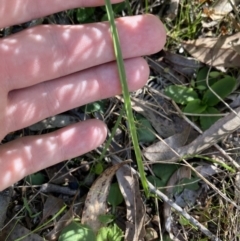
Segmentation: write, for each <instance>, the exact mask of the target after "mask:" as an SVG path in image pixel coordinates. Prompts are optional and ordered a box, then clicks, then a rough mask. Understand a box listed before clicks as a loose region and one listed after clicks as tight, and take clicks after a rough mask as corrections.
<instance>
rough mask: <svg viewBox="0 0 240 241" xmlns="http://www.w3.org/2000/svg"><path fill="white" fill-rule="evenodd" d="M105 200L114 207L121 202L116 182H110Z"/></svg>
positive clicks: (121, 197) (120, 194)
mask: <svg viewBox="0 0 240 241" xmlns="http://www.w3.org/2000/svg"><path fill="white" fill-rule="evenodd" d="M107 201H108V202H109V204H111V205H112V206H115V207H116V206H118V205H119V204H121V203H122V202H123V196H122V193H121V191H120V188H119V186H118V183H117V182H115V183H112V184H111V186H110V190H109V194H108V198H107Z"/></svg>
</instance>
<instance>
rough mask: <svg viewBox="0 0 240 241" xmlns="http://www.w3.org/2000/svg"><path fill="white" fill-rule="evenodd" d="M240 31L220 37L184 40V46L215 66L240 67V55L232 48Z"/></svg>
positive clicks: (199, 58) (190, 52)
mask: <svg viewBox="0 0 240 241" xmlns="http://www.w3.org/2000/svg"><path fill="white" fill-rule="evenodd" d="M239 40H240V33H236V34H235V35H233V36H221V37H219V38H202V39H197V40H190V41H186V42H183V43H182V45H183V47H184V48H185V49H186V50H187V51H188V52H189V54H191V55H192V56H193V57H194V58H196V59H197V60H199V61H201V62H203V63H205V64H207V65H211V66H214V67H218V68H224V67H239V63H240V55H239V54H238V53H237V52H236V51H235V50H234V49H233V48H232V45H231V43H232V42H233V41H234V43H235V45H236V44H237V43H236V41H237V42H239Z"/></svg>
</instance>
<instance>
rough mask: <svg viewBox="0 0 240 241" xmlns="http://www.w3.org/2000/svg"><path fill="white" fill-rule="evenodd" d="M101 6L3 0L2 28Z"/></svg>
mask: <svg viewBox="0 0 240 241" xmlns="http://www.w3.org/2000/svg"><path fill="white" fill-rule="evenodd" d="M111 2H112V3H119V2H122V0H112V1H111ZM100 5H104V0H67V1H63V0H51V1H48V0H34V1H32V0H1V1H0V16H2V19H1V22H0V27H1V28H2V27H7V26H10V25H15V24H17V23H23V22H26V21H29V20H32V19H36V18H40V17H43V16H47V15H50V14H52V13H56V12H60V11H63V10H68V9H72V8H77V7H93V6H100Z"/></svg>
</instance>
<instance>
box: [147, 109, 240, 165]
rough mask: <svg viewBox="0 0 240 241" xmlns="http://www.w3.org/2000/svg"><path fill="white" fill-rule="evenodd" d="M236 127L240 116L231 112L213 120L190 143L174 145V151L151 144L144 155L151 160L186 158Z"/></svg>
mask: <svg viewBox="0 0 240 241" xmlns="http://www.w3.org/2000/svg"><path fill="white" fill-rule="evenodd" d="M235 112H236V113H237V114H238V115H240V108H237V109H236V110H235ZM238 128H240V117H239V116H237V115H236V114H235V113H233V112H231V113H230V114H228V115H226V116H224V117H223V118H221V119H219V120H218V121H217V122H215V123H214V124H213V125H212V126H211V127H210V128H209V129H208V130H206V131H204V132H203V134H201V135H199V136H198V137H197V138H196V139H195V140H194V141H192V142H191V143H190V144H188V145H185V146H182V147H176V148H174V151H173V150H171V148H169V151H168V152H165V151H164V152H162V151H161V149H159V148H153V147H154V145H156V144H153V145H152V146H150V147H148V148H146V149H145V151H144V156H145V157H146V158H147V159H148V160H149V161H152V162H158V161H165V162H177V161H179V160H180V159H182V158H188V157H191V156H192V155H195V154H198V153H201V152H202V151H204V150H206V149H207V148H209V147H211V146H213V145H214V144H216V143H217V142H218V141H220V140H221V139H223V138H225V137H226V136H228V135H229V134H231V133H233V132H234V131H236V130H237V129H238Z"/></svg>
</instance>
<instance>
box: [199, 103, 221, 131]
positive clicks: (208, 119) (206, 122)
mask: <svg viewBox="0 0 240 241" xmlns="http://www.w3.org/2000/svg"><path fill="white" fill-rule="evenodd" d="M202 114H220V112H219V111H218V110H217V109H216V108H214V107H208V108H207V109H206V110H205V111H203V112H202ZM220 118H221V116H200V125H201V128H202V130H203V131H205V130H207V129H208V128H209V127H210V126H211V125H212V124H214V123H215V122H216V121H217V120H218V119H220Z"/></svg>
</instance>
